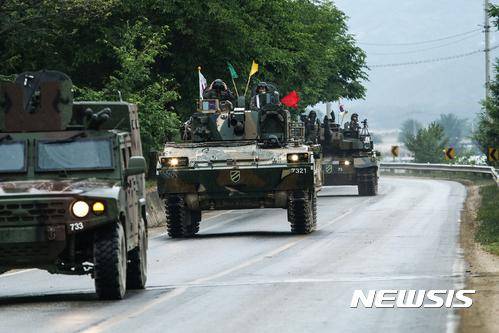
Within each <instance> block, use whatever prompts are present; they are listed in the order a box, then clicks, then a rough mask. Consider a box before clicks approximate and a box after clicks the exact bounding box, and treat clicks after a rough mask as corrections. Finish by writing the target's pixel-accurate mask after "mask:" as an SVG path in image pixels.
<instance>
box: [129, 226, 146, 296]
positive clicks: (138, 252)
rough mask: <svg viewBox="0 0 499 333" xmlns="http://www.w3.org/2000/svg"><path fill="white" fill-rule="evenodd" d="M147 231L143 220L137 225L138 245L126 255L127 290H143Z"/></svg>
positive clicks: (144, 284)
mask: <svg viewBox="0 0 499 333" xmlns="http://www.w3.org/2000/svg"><path fill="white" fill-rule="evenodd" d="M147 244H148V237H147V230H146V225H145V222H144V219H140V223H139V244H138V245H137V247H136V248H135V249H133V250H132V251H130V252H129V253H128V264H127V272H126V273H127V274H126V288H127V289H144V288H145V286H146V280H147Z"/></svg>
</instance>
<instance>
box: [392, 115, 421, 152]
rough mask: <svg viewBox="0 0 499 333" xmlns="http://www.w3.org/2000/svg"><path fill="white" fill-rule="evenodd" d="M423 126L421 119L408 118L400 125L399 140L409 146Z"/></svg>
mask: <svg viewBox="0 0 499 333" xmlns="http://www.w3.org/2000/svg"><path fill="white" fill-rule="evenodd" d="M422 127H423V125H422V124H421V123H420V122H419V121H417V120H414V119H407V120H406V121H404V122H403V123H402V126H401V127H400V132H399V137H398V140H399V141H400V142H402V143H403V144H404V145H406V146H407V144H408V143H409V142H411V140H414V137H415V136H416V134H417V133H418V131H419V130H420V129H421V128H422Z"/></svg>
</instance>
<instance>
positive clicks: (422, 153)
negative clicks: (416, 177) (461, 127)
mask: <svg viewBox="0 0 499 333" xmlns="http://www.w3.org/2000/svg"><path fill="white" fill-rule="evenodd" d="M446 145H447V138H446V137H445V133H444V129H443V128H442V127H441V126H440V125H439V124H437V123H436V122H432V123H431V124H429V125H428V127H424V128H421V129H419V130H418V132H417V134H416V136H414V137H413V138H411V139H410V140H409V142H407V143H406V147H407V149H408V150H409V151H410V152H412V153H413V154H414V160H415V162H417V163H440V162H443V161H444V153H443V151H444V149H445V146H446Z"/></svg>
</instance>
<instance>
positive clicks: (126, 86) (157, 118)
mask: <svg viewBox="0 0 499 333" xmlns="http://www.w3.org/2000/svg"><path fill="white" fill-rule="evenodd" d="M166 32H167V28H166V27H162V28H158V29H154V28H153V27H152V26H151V25H150V24H148V22H147V20H145V19H144V20H142V21H137V22H136V23H135V24H134V25H132V26H130V25H127V27H126V30H125V31H124V33H123V35H122V38H121V39H120V43H119V44H117V45H112V50H113V51H114V54H115V56H116V57H117V60H118V61H117V63H118V64H120V68H118V69H117V70H116V71H115V72H113V73H112V74H111V75H110V76H109V77H108V78H107V79H106V81H105V82H106V84H105V86H104V88H103V89H101V90H99V91H95V90H93V89H90V88H82V89H80V90H79V92H80V96H79V97H80V99H91V100H96V99H97V100H99V99H116V97H117V96H118V92H119V93H121V94H122V96H123V98H124V100H126V101H129V102H132V103H135V104H137V105H138V106H139V116H140V126H141V134H142V141H143V146H144V147H143V148H144V153H145V154H147V153H148V152H149V150H151V149H159V148H161V146H162V144H163V143H164V142H165V141H166V140H172V139H174V138H175V136H176V134H178V133H177V130H178V128H179V126H180V122H179V119H178V117H177V115H176V114H175V113H173V112H169V104H170V103H171V102H172V101H174V100H176V99H177V97H178V95H177V93H176V92H175V91H173V90H171V89H170V88H169V87H170V86H171V85H172V82H171V80H168V79H166V78H164V77H162V76H161V75H158V74H157V73H154V71H153V68H154V64H155V59H156V58H157V57H158V55H159V54H160V53H162V52H164V51H165V50H166V44H165V35H166Z"/></svg>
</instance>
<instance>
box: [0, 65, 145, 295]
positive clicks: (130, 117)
mask: <svg viewBox="0 0 499 333" xmlns="http://www.w3.org/2000/svg"><path fill="white" fill-rule="evenodd" d="M141 150H142V148H141V142H140V134H139V123H138V111H137V107H136V106H135V105H132V104H128V103H123V102H75V103H73V96H72V83H71V80H70V79H69V78H68V77H67V76H66V75H65V74H63V73H60V72H56V71H41V72H27V73H23V74H21V75H19V76H18V77H17V79H16V80H15V82H8V83H7V82H4V83H1V84H0V156H1V158H0V272H1V271H4V272H5V271H6V270H10V269H18V268H39V269H44V270H47V271H49V272H51V273H61V274H74V275H83V274H91V275H92V276H93V278H94V279H95V287H96V291H97V295H98V296H99V297H100V298H101V299H120V298H123V296H124V294H125V290H126V289H140V288H144V286H145V282H146V278H147V257H146V251H147V220H146V213H145V189H144V171H145V169H146V165H145V160H144V158H143V157H142V151H141Z"/></svg>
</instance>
